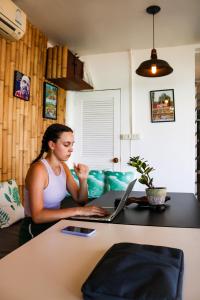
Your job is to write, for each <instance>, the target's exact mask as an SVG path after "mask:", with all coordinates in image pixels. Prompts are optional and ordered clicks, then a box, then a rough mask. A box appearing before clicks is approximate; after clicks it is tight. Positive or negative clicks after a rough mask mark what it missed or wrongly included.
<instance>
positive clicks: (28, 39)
mask: <svg viewBox="0 0 200 300" xmlns="http://www.w3.org/2000/svg"><path fill="white" fill-rule="evenodd" d="M46 52H47V38H46V37H45V36H44V34H43V33H42V32H40V31H39V30H38V29H37V28H35V27H34V26H32V25H31V24H30V23H27V31H26V34H25V35H24V37H23V38H22V39H21V40H20V41H18V42H9V41H7V40H5V39H4V38H1V37H0V181H5V180H8V179H10V178H13V179H15V180H16V182H17V184H18V186H19V190H20V196H21V198H22V195H23V192H22V191H23V186H24V179H25V176H26V172H27V169H28V168H29V166H30V162H31V161H32V160H33V159H34V158H35V157H36V156H37V155H38V153H39V152H40V147H41V139H42V136H43V133H44V131H45V129H46V128H47V127H48V126H49V125H50V124H52V123H55V122H56V123H64V121H65V99H66V92H65V91H64V90H62V89H60V88H59V89H58V108H57V120H56V121H52V120H47V119H43V117H42V108H43V82H44V80H45V70H46ZM15 70H17V71H20V72H22V73H24V74H25V75H27V76H29V77H30V78H31V86H30V100H29V101H24V100H21V99H19V98H16V97H13V84H14V71H15Z"/></svg>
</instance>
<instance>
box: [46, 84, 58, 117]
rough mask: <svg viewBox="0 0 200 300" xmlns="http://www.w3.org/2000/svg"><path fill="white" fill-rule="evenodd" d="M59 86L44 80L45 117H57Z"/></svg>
mask: <svg viewBox="0 0 200 300" xmlns="http://www.w3.org/2000/svg"><path fill="white" fill-rule="evenodd" d="M57 103H58V88H57V87H56V86H55V85H52V84H50V83H48V82H44V99H43V118H45V119H52V120H56V119H57Z"/></svg>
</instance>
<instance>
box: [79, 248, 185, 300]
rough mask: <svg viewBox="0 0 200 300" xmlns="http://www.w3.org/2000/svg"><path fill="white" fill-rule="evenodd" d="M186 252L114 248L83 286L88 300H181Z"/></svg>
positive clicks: (107, 253) (161, 249) (99, 263)
mask: <svg viewBox="0 0 200 300" xmlns="http://www.w3.org/2000/svg"><path fill="white" fill-rule="evenodd" d="M182 279H183V251H182V250H180V249H176V248H168V247H162V246H151V245H140V244H133V243H119V244H114V245H113V246H112V247H111V248H110V249H109V250H108V251H107V252H106V253H105V255H104V256H103V257H102V258H101V260H100V261H99V262H98V264H97V265H96V267H95V268H94V270H93V271H92V273H91V274H90V275H89V277H88V279H87V280H86V281H85V283H84V284H83V286H82V292H83V298H84V299H85V300H175V299H176V300H181V299H182Z"/></svg>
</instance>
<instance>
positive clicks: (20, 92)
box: [13, 71, 31, 101]
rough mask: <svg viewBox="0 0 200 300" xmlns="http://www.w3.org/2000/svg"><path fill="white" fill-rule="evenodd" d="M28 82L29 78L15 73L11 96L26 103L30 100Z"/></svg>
mask: <svg viewBox="0 0 200 300" xmlns="http://www.w3.org/2000/svg"><path fill="white" fill-rule="evenodd" d="M30 82H31V79H30V77H29V76H26V75H25V74H23V73H21V72H19V71H15V73H14V89H13V96H15V97H17V98H20V99H23V100H26V101H28V100H29V99H30Z"/></svg>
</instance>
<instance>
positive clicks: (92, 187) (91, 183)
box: [87, 170, 105, 198]
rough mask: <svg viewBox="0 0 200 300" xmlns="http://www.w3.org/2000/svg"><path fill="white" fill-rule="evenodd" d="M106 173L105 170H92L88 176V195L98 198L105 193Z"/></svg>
mask: <svg viewBox="0 0 200 300" xmlns="http://www.w3.org/2000/svg"><path fill="white" fill-rule="evenodd" d="M104 181H105V175H104V172H103V171H100V170H91V171H90V172H89V176H88V180H87V183H88V197H89V198H97V197H100V196H101V195H103V193H104V189H105V184H104Z"/></svg>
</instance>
